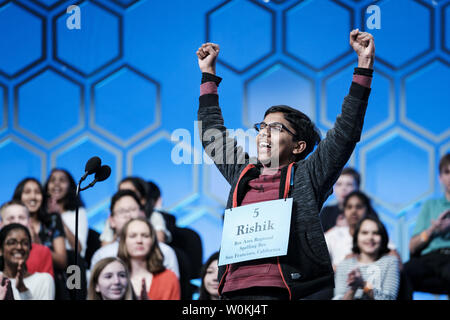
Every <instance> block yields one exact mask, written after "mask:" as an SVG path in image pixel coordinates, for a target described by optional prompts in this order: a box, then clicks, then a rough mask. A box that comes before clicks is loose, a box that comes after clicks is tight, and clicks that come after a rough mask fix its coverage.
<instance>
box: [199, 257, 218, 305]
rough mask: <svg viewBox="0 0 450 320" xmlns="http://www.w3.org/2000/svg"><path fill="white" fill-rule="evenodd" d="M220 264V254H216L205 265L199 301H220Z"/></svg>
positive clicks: (202, 272)
mask: <svg viewBox="0 0 450 320" xmlns="http://www.w3.org/2000/svg"><path fill="white" fill-rule="evenodd" d="M218 262H219V252H215V253H213V254H212V255H211V256H210V257H209V259H208V260H207V261H206V262H205V264H204V265H203V267H202V271H201V280H202V284H201V286H200V296H199V298H198V300H219V291H218V290H219V281H218V279H217V273H218V266H217V264H218Z"/></svg>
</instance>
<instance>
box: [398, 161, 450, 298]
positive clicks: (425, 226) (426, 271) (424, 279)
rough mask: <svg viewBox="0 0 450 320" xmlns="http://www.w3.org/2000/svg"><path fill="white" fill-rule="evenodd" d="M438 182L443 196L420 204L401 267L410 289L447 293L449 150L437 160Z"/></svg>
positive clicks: (449, 268)
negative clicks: (407, 255) (407, 257)
mask: <svg viewBox="0 0 450 320" xmlns="http://www.w3.org/2000/svg"><path fill="white" fill-rule="evenodd" d="M439 182H440V183H441V184H442V186H443V187H444V196H443V197H441V198H437V199H430V200H428V201H426V202H425V203H424V205H423V206H422V209H421V211H420V214H419V217H418V218H417V222H416V226H415V228H414V231H413V237H412V238H411V240H410V243H409V250H410V260H409V261H408V262H407V263H406V264H405V266H404V267H405V273H406V275H407V277H408V279H409V281H410V284H411V286H412V289H413V290H414V291H422V292H430V293H436V294H450V153H447V154H446V155H444V156H443V157H442V158H441V160H440V162H439Z"/></svg>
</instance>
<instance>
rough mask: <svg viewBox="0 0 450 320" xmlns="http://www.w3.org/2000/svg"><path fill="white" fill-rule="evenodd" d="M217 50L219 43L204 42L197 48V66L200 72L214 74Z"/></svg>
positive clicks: (218, 49)
mask: <svg viewBox="0 0 450 320" xmlns="http://www.w3.org/2000/svg"><path fill="white" fill-rule="evenodd" d="M219 51H220V47H219V45H218V44H215V43H211V42H207V43H204V44H202V46H201V47H200V48H198V50H197V57H198V66H199V67H200V70H201V71H202V72H207V73H211V74H216V60H217V56H218V55H219Z"/></svg>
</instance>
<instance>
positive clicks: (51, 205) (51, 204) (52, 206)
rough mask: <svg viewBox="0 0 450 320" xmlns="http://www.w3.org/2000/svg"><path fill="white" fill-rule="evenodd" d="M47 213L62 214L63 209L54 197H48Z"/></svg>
mask: <svg viewBox="0 0 450 320" xmlns="http://www.w3.org/2000/svg"><path fill="white" fill-rule="evenodd" d="M47 211H48V212H50V213H55V212H56V213H63V212H64V209H63V208H62V206H61V205H60V204H59V203H58V201H57V200H56V199H55V198H54V197H50V198H49V199H48V202H47Z"/></svg>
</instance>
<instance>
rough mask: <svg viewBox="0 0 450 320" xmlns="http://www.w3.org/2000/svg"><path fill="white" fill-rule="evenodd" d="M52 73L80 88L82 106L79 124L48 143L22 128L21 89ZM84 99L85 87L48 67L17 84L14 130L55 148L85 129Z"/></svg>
mask: <svg viewBox="0 0 450 320" xmlns="http://www.w3.org/2000/svg"><path fill="white" fill-rule="evenodd" d="M48 70H50V71H52V72H53V73H56V75H58V76H60V77H62V78H63V79H66V80H67V81H69V82H71V83H72V84H74V85H75V86H77V87H79V89H80V106H79V121H78V123H77V124H76V125H75V126H74V127H72V128H71V129H69V130H68V131H66V132H65V133H63V134H61V135H59V136H57V138H55V139H53V140H52V141H50V142H48V141H46V140H44V139H43V138H41V137H39V136H38V135H37V134H35V133H33V132H30V131H28V129H25V128H22V127H21V126H20V125H19V105H18V104H19V88H20V87H22V86H24V85H26V84H27V83H28V82H29V81H30V80H32V79H34V78H37V77H39V76H40V75H41V74H42V73H44V72H45V71H48ZM84 99H85V92H84V86H83V85H82V84H81V83H79V82H78V81H76V80H74V79H72V78H71V77H69V76H68V75H65V74H63V73H61V72H59V71H58V70H56V69H55V68H53V67H51V66H47V67H45V68H43V69H42V70H39V71H38V72H36V73H34V74H32V75H31V76H29V77H27V78H26V79H25V80H23V81H21V82H20V83H18V84H16V85H15V86H14V108H13V130H15V131H17V132H19V133H21V134H23V135H24V136H26V137H27V138H28V139H30V140H32V141H34V142H36V143H39V144H40V145H42V146H44V147H46V148H48V149H50V148H52V147H54V146H56V145H57V144H59V143H61V142H62V141H64V140H66V139H67V138H69V137H70V136H72V135H73V134H75V133H77V132H78V131H80V130H81V129H83V127H84V118H85V117H84V114H85V112H84V110H85V103H84Z"/></svg>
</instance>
